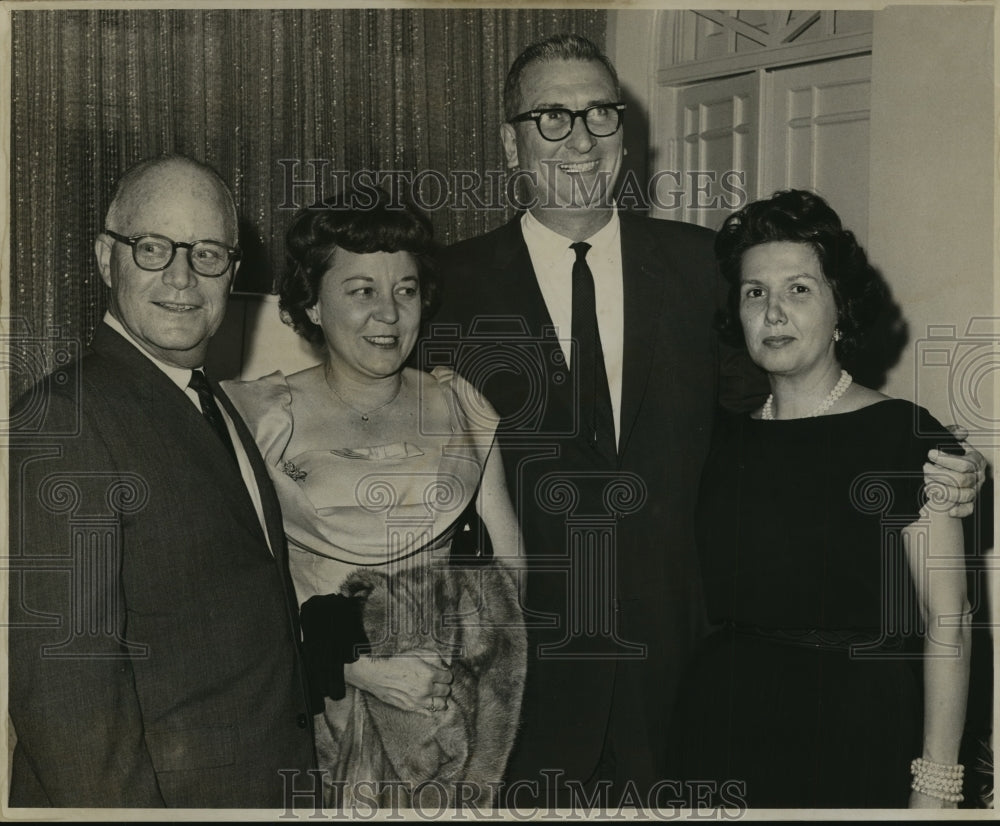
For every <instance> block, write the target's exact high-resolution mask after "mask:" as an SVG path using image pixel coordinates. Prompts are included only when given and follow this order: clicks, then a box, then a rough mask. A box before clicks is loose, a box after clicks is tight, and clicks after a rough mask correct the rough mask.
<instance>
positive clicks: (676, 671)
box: [423, 35, 982, 807]
mask: <svg viewBox="0 0 1000 826" xmlns="http://www.w3.org/2000/svg"><path fill="white" fill-rule="evenodd" d="M624 110H625V106H624V104H623V103H622V102H621V94H620V89H619V84H618V78H617V75H616V72H615V69H614V67H613V66H612V64H611V63H610V61H609V60H608V59H607V57H606V56H604V55H603V54H602V53H601V52H600V51H599V50H598V49H597V47H596V46H595V45H594V44H593V43H591V42H590V41H588V40H586V39H585V38H583V37H579V36H576V35H556V36H553V37H550V38H547V39H546V40H543V41H540V42H539V43H536V44H534V45H532V46H529V47H528V48H527V49H526V50H525V51H524V52H522V53H521V55H520V56H519V57H518V58H517V59H516V60H515V61H514V63H513V65H512V66H511V68H510V72H509V73H508V75H507V81H506V85H505V88H504V115H505V118H506V122H505V123H504V124H502V126H501V139H502V141H503V147H504V151H505V154H506V158H507V163H508V166H509V167H510V168H511V169H516V170H517V171H516V173H515V175H516V177H517V178H518V179H519V180H520V182H522V183H524V184H526V185H527V190H528V197H527V199H523V196H522V201H521V203H522V204H525V205H527V207H528V208H527V211H526V212H525V213H524V214H523V215H521V216H519V217H518V218H516V219H515V220H513V221H511V222H510V223H508V224H506V225H505V226H502V227H500V228H499V229H497V230H495V231H493V232H490V233H488V234H486V235H483V236H480V237H478V238H473V239H470V240H468V241H465V242H462V243H459V244H456V245H454V246H452V247H450V248H449V249H448V250H446V252H445V254H444V256H443V260H442V261H441V269H442V281H443V290H442V292H443V296H444V298H443V305H442V307H441V309H440V311H439V313H438V314H437V315H436V316H435V317H434V320H433V321H434V323H433V327H432V337H431V339H430V340H429V341H428V342H426V343H425V344H424V349H423V354H424V363H425V365H427V366H432V365H434V364H439V363H451V364H453V365H454V366H455V368H456V369H457V370H458V372H459V373H460V374H462V375H463V376H464V377H465V378H466V379H468V380H470V381H472V382H473V383H474V384H476V385H477V386H478V387H479V389H481V390H482V391H483V392H484V394H485V395H486V397H487V398H488V399H489V400H490V401H491V402H492V403H493V405H494V406H495V407H496V409H497V411H498V412H499V413H500V415H501V417H502V421H501V425H500V428H499V430H498V435H499V439H500V442H501V444H502V447H503V456H504V465H505V472H506V476H507V483H508V486H509V487H510V489H511V493H512V498H513V500H514V503H515V507H516V508H517V511H518V516H519V519H520V522H521V528H522V533H523V536H524V543H525V548H524V551H525V566H526V568H525V570H526V575H523V574H522V577H521V593H522V604H523V606H524V608H525V609H526V620H527V622H528V623H529V653H528V656H529V664H528V677H527V684H526V686H525V694H524V702H523V706H522V708H523V712H522V721H521V727H520V730H519V734H518V740H517V743H516V744H515V747H514V752H513V754H512V756H511V760H510V763H509V765H508V773H507V779H508V782H509V784H510V785H509V786H508V793H507V795H506V797H504V796H501V800H502V801H504V800H505V801H506V802H507V803H508V804H509V805H520V804H523V803H525V802H527V801H528V800H529V799H534V801H535V802H536V803H541V804H543V805H551V804H555V803H559V804H561V805H568V804H572V803H573V802H581V803H584V802H585V801H591V803H594V802H596V804H597V805H602V804H603V805H609V806H612V807H617V806H618V805H621V804H624V805H626V806H628V805H636V806H646V805H656V804H657V803H659V804H661V805H667V804H669V803H670V802H673V803H674V804H675V805H697V802H698V800H699V799H702V796H703V795H704V794H705V793H706V790H704V789H700V790H699V789H698V788H697V787H694V786H680V785H678V784H677V783H674V782H671V781H670V780H669V779H667V778H665V777H664V754H665V747H666V743H667V739H668V736H669V734H668V718H669V714H670V710H671V706H672V704H673V700H674V695H675V692H676V688H677V685H678V680H679V678H680V675H681V670H682V668H683V666H684V664H685V661H686V660H687V658H688V656H689V655H690V654H691V653H692V650H693V645H694V643H695V642H696V641H697V639H698V638H699V636H700V635H701V634H702V633H703V631H704V621H705V620H704V616H703V604H702V593H701V581H700V574H699V570H698V565H697V559H696V551H695V541H694V513H695V499H696V496H697V491H698V482H699V477H700V474H701V469H702V465H703V462H704V460H705V458H706V455H707V452H708V447H709V440H710V431H711V423H712V420H713V416H714V414H715V411H716V408H717V405H719V404H721V405H722V406H723V407H727V408H729V409H731V410H749V409H752V408H753V407H755V406H757V405H759V404H760V403H761V402H762V401H763V398H764V396H765V395H766V392H767V391H766V387H767V385H766V382H765V381H764V380H763V378H762V376H761V374H759V373H758V372H757V371H756V370H755V369H754V368H753V367H752V365H750V363H749V361H748V360H747V358H746V356H745V354H743V353H739V352H736V351H727V350H726V349H725V348H724V347H723V346H722V345H721V344H720V343H719V342H717V340H716V337H715V334H714V331H713V319H714V315H715V312H716V309H717V307H718V306H719V303H720V301H721V300H722V299H723V297H724V294H725V293H724V288H723V287H722V286H721V282H720V281H719V280H718V279H717V276H716V267H715V259H714V254H713V247H712V244H713V237H714V234H713V233H712V232H710V231H708V230H706V229H703V228H700V227H696V226H693V225H690V224H684V223H679V222H674V221H662V220H653V219H649V218H643V217H639V216H636V215H630V214H626V213H619V212H618V211H617V210H616V209H615V206H614V204H613V201H612V190H613V188H614V186H615V182H616V180H617V177H618V174H619V171H620V168H621V162H622V156H623V145H622V140H623V139H622V124H623V119H624V114H625V111H624ZM977 455H978V454H977ZM979 458H980V459H982V457H981V456H980V457H979ZM959 475H960V476H961V474H959ZM975 476H976V474H975V472H973V473H971V474H967V475H966V477H965V478H966V479H974V478H975ZM974 487H975V486H974V484H971V483H970V484H969V487H968V489H966V490H965V491H964V492H962V493H956V496H961V497H963V501H968V499H969V498H970V497H971V495H972V493H973V492H974ZM574 791H575V794H573V792H574ZM609 793H610V794H609ZM595 794H596V795H597V796H595ZM652 795H655V796H656V799H655V800H652V799H651V796H652Z"/></svg>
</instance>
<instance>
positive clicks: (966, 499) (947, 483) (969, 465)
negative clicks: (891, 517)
mask: <svg viewBox="0 0 1000 826" xmlns="http://www.w3.org/2000/svg"><path fill="white" fill-rule="evenodd" d="M948 430H949V432H950V433H951V434H952V435H953V436H954V437H955V438H956V439H957V440H958V442H959V445H960V447H961V448H962V450H963V451H964V452H963V453H954V452H946V451H944V450H931V451H930V452H928V454H927V460H928V461H927V463H926V464H925V465H924V479H925V480H926V481H927V482H931V481H933V482H934V483H935V484H937V485H940V486H941V487H942V489H943V491H944V494H945V497H946V500H945V504H948V505H950V506H951V508H950V510H949V511H948V515H949V516H955V517H964V516H969V515H971V514H972V512H973V510H975V500H976V496H978V495H979V490H980V488H982V486H983V483H984V482H985V481H986V469H987V467H988V464H987V462H986V457H985V456H983V454H982V453H980V452H979V451H978V450H976V449H975V448H974V447H972V445H970V444H969V443H968V442H967V441H966V439H968V436H969V434H968V432H967V431H966V430H965V429H964V428H962V427H960V426H959V425H956V424H952V425H948Z"/></svg>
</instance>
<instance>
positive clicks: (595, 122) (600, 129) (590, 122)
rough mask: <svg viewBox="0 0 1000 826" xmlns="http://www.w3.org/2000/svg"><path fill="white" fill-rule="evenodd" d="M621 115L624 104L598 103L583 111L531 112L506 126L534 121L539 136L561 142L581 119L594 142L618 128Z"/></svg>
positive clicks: (552, 110) (533, 110)
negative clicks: (578, 119)
mask: <svg viewBox="0 0 1000 826" xmlns="http://www.w3.org/2000/svg"><path fill="white" fill-rule="evenodd" d="M624 113H625V104H624V103H598V104H596V105H594V106H588V107H587V108H586V109H532V110H531V111H530V112H523V113H522V114H520V115H515V116H514V117H512V118H511V119H510V120H509V121H507V123H522V122H524V121H529V120H533V121H534V122H535V126H537V127H538V134H539V135H541V136H542V137H543V138H545V140H547V141H561V140H562V139H563V138H565V137H567V136H568V135H569V134H570V133H571V132H572V131H573V126H574V125H575V124H576V119H577V118H583V123H584V125H585V126H586V127H587V131H588V132H589V133H590V134H591V135H593V136H594V137H595V138H607V137H610V136H611V135H613V134H615V132H617V131H618V130H619V129H620V128H621V125H622V119H623V118H624V117H625V114H624Z"/></svg>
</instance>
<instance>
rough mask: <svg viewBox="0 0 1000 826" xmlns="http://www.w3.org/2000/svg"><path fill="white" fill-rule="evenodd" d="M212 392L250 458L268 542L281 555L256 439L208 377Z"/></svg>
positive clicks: (273, 497)
mask: <svg viewBox="0 0 1000 826" xmlns="http://www.w3.org/2000/svg"><path fill="white" fill-rule="evenodd" d="M211 383H212V392H213V393H214V394H215V397H216V399H218V401H219V402H220V403H221V404H222V406H223V407H225V408H226V413H228V414H229V418H230V419H231V420H232V422H233V427H234V428H235V430H236V435H237V436H239V439H240V442H241V443H242V445H243V450H244V452H245V453H246V455H247V458H248V459H249V460H250V467H251V468H252V469H253V476H254V482H255V483H256V485H257V490H258V491H259V493H260V503H261V508H262V509H263V511H264V523H265V524H266V525H267V538H268V540H269V542H270V544H271V549H272V550H273V551H274V555H275V556H276V557H278V558H284V555H285V530H284V527H283V526H282V521H281V507H280V505H279V504H278V497H277V494H276V493H275V492H274V486H273V485H272V483H271V479H270V477H269V476H268V474H267V468H266V467H265V466H264V460H263V459H262V458H261V455H260V449H259V448H258V447H257V443H256V442H255V441H254V439H253V436H252V435H251V433H250V430H249V429H248V428H247V426H246V423H245V422H244V421H243V418H242V417H241V416H240V414H239V412H238V411H237V410H236V407H235V406H234V405H233V403H232V402H231V401H230V400H229V396H227V395H226V393H225V391H224V390H223V389H222V388H221V387H220V386H219V384H218V382H216V381H214V380H212V382H211Z"/></svg>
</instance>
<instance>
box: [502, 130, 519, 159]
mask: <svg viewBox="0 0 1000 826" xmlns="http://www.w3.org/2000/svg"><path fill="white" fill-rule="evenodd" d="M500 142H501V143H502V144H503V153H504V156H505V157H506V158H507V168H508V169H517V167H518V162H517V133H516V132H515V131H514V125H513V124H511V123H501V124H500Z"/></svg>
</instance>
